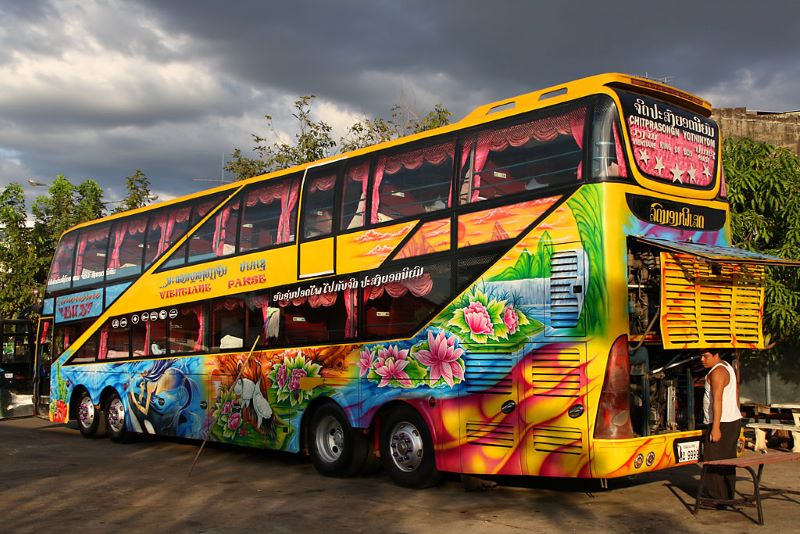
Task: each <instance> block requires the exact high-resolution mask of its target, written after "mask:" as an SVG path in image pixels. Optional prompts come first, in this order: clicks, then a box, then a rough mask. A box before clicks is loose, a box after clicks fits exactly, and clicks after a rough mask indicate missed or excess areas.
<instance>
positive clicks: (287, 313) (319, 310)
mask: <svg viewBox="0 0 800 534" xmlns="http://www.w3.org/2000/svg"><path fill="white" fill-rule="evenodd" d="M278 294H280V292H278ZM277 304H278V311H277V314H278V320H279V321H280V341H281V343H282V344H287V345H314V344H318V343H326V342H328V341H341V340H343V339H345V337H346V335H347V327H348V326H350V323H349V321H348V313H349V311H348V309H347V304H346V299H345V298H343V295H342V292H338V293H323V294H320V295H311V296H309V297H299V298H295V299H291V300H282V301H278V303H277Z"/></svg>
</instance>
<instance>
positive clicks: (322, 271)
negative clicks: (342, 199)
mask: <svg viewBox="0 0 800 534" xmlns="http://www.w3.org/2000/svg"><path fill="white" fill-rule="evenodd" d="M340 168H341V165H340V164H339V163H337V162H333V163H328V164H326V165H323V166H321V167H314V168H309V169H307V170H306V173H305V176H304V177H303V191H302V197H301V198H302V202H301V205H300V234H299V235H300V246H299V252H298V256H299V258H298V263H299V264H298V269H299V270H298V277H299V278H315V277H317V276H325V275H329V274H334V273H335V272H336V245H335V242H336V238H335V237H334V236H333V231H334V221H335V220H336V218H335V213H334V210H335V202H334V199H335V197H336V182H337V178H338V175H339V169H340Z"/></svg>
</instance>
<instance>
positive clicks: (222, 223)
mask: <svg viewBox="0 0 800 534" xmlns="http://www.w3.org/2000/svg"><path fill="white" fill-rule="evenodd" d="M238 209H239V201H236V202H234V203H232V204H229V205H227V206H225V207H224V208H222V211H221V212H220V213H218V214H217V217H216V221H215V223H214V224H215V226H214V238H213V244H214V245H213V246H214V254H216V255H217V256H224V255H225V245H226V244H227V238H228V221H229V220H230V218H231V213H232V212H233V211H235V210H238Z"/></svg>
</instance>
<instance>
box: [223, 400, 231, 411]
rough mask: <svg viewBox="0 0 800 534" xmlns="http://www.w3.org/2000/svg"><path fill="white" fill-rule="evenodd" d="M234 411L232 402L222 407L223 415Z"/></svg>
mask: <svg viewBox="0 0 800 534" xmlns="http://www.w3.org/2000/svg"><path fill="white" fill-rule="evenodd" d="M232 409H233V408H232V407H231V403H230V401H228V402H226V403H225V404H223V405H222V413H223V414H226V413H231V410H232Z"/></svg>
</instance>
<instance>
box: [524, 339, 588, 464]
mask: <svg viewBox="0 0 800 534" xmlns="http://www.w3.org/2000/svg"><path fill="white" fill-rule="evenodd" d="M520 368H521V369H522V374H523V377H522V380H521V384H522V385H521V391H520V417H521V418H522V425H521V426H522V429H523V432H524V437H523V438H522V447H524V450H525V451H526V454H524V455H523V457H524V459H523V460H522V461H523V463H525V464H526V465H524V467H525V472H526V473H528V474H531V475H543V476H564V477H574V476H579V475H580V471H581V468H583V467H584V466H586V465H588V459H589V456H588V455H589V448H588V442H589V428H588V425H589V419H588V411H589V410H588V406H587V405H586V398H587V391H586V383H587V382H586V344H585V343H572V342H569V343H568V342H556V343H543V344H541V345H540V346H538V347H536V348H534V349H533V350H531V351H530V352H528V353H527V354H525V356H523V360H522V365H521V366H520Z"/></svg>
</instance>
